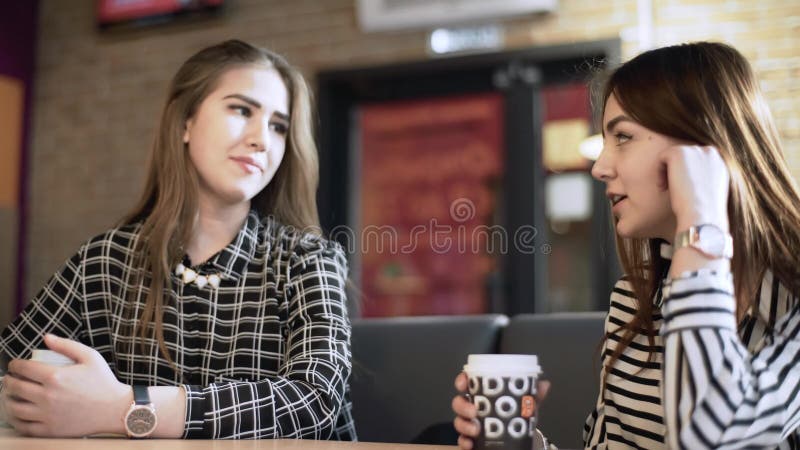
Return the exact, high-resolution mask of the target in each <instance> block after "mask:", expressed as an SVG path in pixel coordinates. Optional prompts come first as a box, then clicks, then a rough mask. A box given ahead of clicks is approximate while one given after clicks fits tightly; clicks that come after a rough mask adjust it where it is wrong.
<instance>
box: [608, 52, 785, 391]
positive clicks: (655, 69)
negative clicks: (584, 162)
mask: <svg viewBox="0 0 800 450" xmlns="http://www.w3.org/2000/svg"><path fill="white" fill-rule="evenodd" d="M601 93H602V96H601V97H602V105H603V107H605V104H606V101H607V100H608V98H609V97H610V96H611V95H614V97H615V98H616V99H617V101H618V102H619V104H620V106H621V107H622V109H623V110H625V112H626V113H627V114H628V115H629V116H630V117H631V118H632V119H634V120H635V121H636V122H638V123H640V124H641V125H642V126H644V127H645V128H648V129H650V130H652V131H655V132H656V133H659V134H663V135H666V136H670V137H673V138H677V139H680V140H683V141H688V142H694V143H697V144H699V145H704V146H705V145H713V146H715V147H716V148H717V149H718V150H719V152H720V155H721V156H722V159H723V160H724V161H725V164H726V165H727V167H728V170H729V171H730V191H729V192H730V195H729V198H728V218H729V221H730V229H731V234H732V236H733V242H734V253H733V260H732V261H731V270H732V272H733V278H734V289H735V293H736V306H737V318H738V319H739V320H741V319H742V318H743V316H744V315H745V313H746V312H747V310H748V308H749V307H750V306H753V305H754V304H755V302H756V292H757V290H758V287H759V285H760V282H761V279H762V277H763V276H764V274H765V271H766V270H770V271H772V273H773V274H774V275H775V277H776V278H777V279H778V280H779V281H780V282H781V283H783V285H784V286H785V287H786V288H787V289H788V290H789V291H790V292H791V293H792V294H794V295H798V294H800V253H799V252H798V251H797V249H800V210H798V205H800V196H799V195H798V189H797V185H796V184H795V182H794V180H793V178H792V176H791V174H790V172H789V170H788V168H787V166H786V161H785V159H784V155H783V151H782V148H781V143H780V141H779V139H778V132H777V130H776V128H775V125H774V122H773V119H772V116H771V114H770V112H769V109H768V108H767V104H766V102H765V101H764V98H763V96H762V94H761V90H760V89H759V86H758V81H757V80H756V77H755V75H754V74H753V70H752V68H751V67H750V64H749V63H748V62H747V60H746V59H745V58H744V56H742V54H741V53H739V52H738V51H737V50H736V49H734V48H733V47H731V46H729V45H726V44H721V43H714V42H696V43H691V44H682V45H675V46H670V47H663V48H659V49H655V50H651V51H648V52H645V53H642V54H640V55H638V56H637V57H635V58H633V59H632V60H630V61H628V62H626V63H624V64H622V65H621V66H619V67H617V68H616V69H615V70H613V72H611V73H610V74H608V75H606V78H605V82H604V83H603V88H602V91H601ZM661 242H662V241H661V240H659V239H637V238H623V237H621V236H619V235H617V252H618V254H619V258H620V262H621V264H622V267H623V270H624V272H625V274H626V276H627V279H628V281H629V282H630V284H631V286H632V289H633V292H634V294H635V297H636V302H637V304H638V306H637V308H636V313H635V315H634V317H633V319H632V320H631V321H630V322H628V323H627V324H625V325H624V326H622V327H620V329H624V332H623V336H622V338H621V340H620V342H619V344H618V345H617V346H616V349H615V350H614V352H613V353H612V355H611V358H610V359H609V361H608V363H607V364H606V366H605V368H606V376H607V375H608V373H609V372H610V370H611V367H612V366H613V365H614V363H615V362H616V361H617V360H618V359H619V357H620V355H621V354H622V352H623V351H624V350H625V348H626V347H627V346H628V345H629V344H630V343H631V342H632V340H633V339H634V338H635V336H636V334H637V333H644V334H645V335H647V336H648V341H649V343H650V347H651V348H652V347H653V345H654V336H655V335H656V331H655V330H654V329H653V299H654V297H655V295H656V293H657V290H658V287H659V284H660V280H661V278H662V277H663V276H664V275H665V272H666V270H667V268H668V267H669V261H666V260H664V259H663V258H662V257H661V255H660V243H661ZM770 325H773V324H770ZM620 329H617V330H615V331H614V332H612V333H608V334H607V335H606V337H605V339H609V337H610V336H611V335H612V334H615V333H616V332H618V331H619V330H620ZM652 356H653V354H652V350H651V354H650V355H649V357H650V358H652Z"/></svg>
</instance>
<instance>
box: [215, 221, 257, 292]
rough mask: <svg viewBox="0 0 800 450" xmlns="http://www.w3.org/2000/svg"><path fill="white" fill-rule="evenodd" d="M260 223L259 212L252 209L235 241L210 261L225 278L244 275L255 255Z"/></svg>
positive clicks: (235, 277)
mask: <svg viewBox="0 0 800 450" xmlns="http://www.w3.org/2000/svg"><path fill="white" fill-rule="evenodd" d="M260 225H261V221H260V220H259V217H258V213H256V212H255V211H253V210H250V212H249V213H248V215H247V219H246V220H245V221H244V224H243V225H242V228H241V229H239V232H238V233H237V234H236V237H235V238H234V239H233V241H231V243H230V244H228V245H227V246H226V247H225V248H223V249H222V250H220V252H219V253H217V255H216V256H214V257H213V258H212V259H211V261H209V262H210V263H211V265H212V266H213V267H215V268H216V269H217V270H219V271H220V272H221V273H220V276H221V277H222V278H223V279H239V278H240V277H241V276H242V274H243V273H244V269H245V267H247V264H248V263H249V262H250V260H252V259H253V255H255V252H256V243H257V242H258V233H259V230H260V228H261V226H260Z"/></svg>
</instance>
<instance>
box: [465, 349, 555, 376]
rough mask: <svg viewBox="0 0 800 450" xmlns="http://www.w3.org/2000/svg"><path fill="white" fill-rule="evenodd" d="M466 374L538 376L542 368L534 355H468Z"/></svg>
mask: <svg viewBox="0 0 800 450" xmlns="http://www.w3.org/2000/svg"><path fill="white" fill-rule="evenodd" d="M464 371H465V372H467V373H492V374H501V373H509V374H512V373H513V374H519V373H523V374H532V375H537V376H538V375H539V374H540V373H541V372H542V368H541V367H540V366H539V358H537V357H536V355H506V354H484V355H469V356H468V357H467V364H466V365H464Z"/></svg>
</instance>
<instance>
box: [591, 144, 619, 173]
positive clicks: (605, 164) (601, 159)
mask: <svg viewBox="0 0 800 450" xmlns="http://www.w3.org/2000/svg"><path fill="white" fill-rule="evenodd" d="M592 176H593V177H594V178H595V179H597V180H600V181H608V180H610V179H612V178H613V177H614V170H613V168H612V167H611V165H610V164H609V161H608V158H607V152H606V151H605V150H603V151H601V152H600V156H598V157H597V160H596V161H595V162H594V165H592Z"/></svg>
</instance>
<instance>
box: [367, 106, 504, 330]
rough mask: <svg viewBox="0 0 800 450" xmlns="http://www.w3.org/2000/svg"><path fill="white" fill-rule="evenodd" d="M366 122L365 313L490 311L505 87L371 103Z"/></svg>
mask: <svg viewBox="0 0 800 450" xmlns="http://www.w3.org/2000/svg"><path fill="white" fill-rule="evenodd" d="M360 125H361V126H360V130H361V146H362V150H361V154H362V160H361V163H362V166H361V174H362V175H361V176H362V179H361V197H360V201H361V218H360V223H361V227H362V228H361V235H360V238H361V251H362V255H363V256H362V265H361V266H362V272H361V282H362V283H361V284H362V293H363V305H362V312H363V315H364V316H365V317H374V316H398V315H428V314H478V313H484V312H486V311H487V283H488V280H487V278H488V277H489V276H490V274H491V273H492V272H494V271H495V270H496V260H497V257H496V256H495V255H496V254H498V253H499V252H500V251H501V250H502V249H501V245H500V244H501V243H497V245H493V244H495V242H494V241H497V240H498V239H501V240H502V237H501V238H497V237H495V238H494V240H493V239H491V238H490V236H493V235H491V234H490V229H489V228H488V227H489V226H491V225H492V224H493V223H494V218H495V216H496V199H497V198H498V195H499V194H498V186H499V183H500V178H501V176H502V172H503V150H502V149H503V101H502V96H501V95H499V94H482V95H474V96H468V97H456V98H446V99H428V100H418V101H408V102H393V103H382V104H376V105H368V106H364V107H363V108H362V109H361V122H360ZM495 231H496V230H495Z"/></svg>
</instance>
